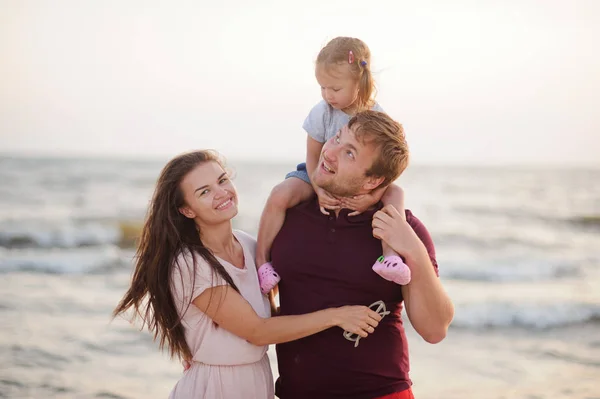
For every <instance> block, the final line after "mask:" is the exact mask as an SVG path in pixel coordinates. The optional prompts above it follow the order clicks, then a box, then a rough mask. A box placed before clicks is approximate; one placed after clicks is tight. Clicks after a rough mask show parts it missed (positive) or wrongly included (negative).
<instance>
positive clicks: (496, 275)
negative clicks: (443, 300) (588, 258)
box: [440, 259, 583, 282]
mask: <svg viewBox="0 0 600 399" xmlns="http://www.w3.org/2000/svg"><path fill="white" fill-rule="evenodd" d="M440 274H441V275H442V276H443V277H444V278H447V279H451V280H463V281H490V282H527V281H544V280H555V279H562V278H568V277H579V276H581V275H583V270H582V267H581V266H580V265H579V264H578V263H577V262H568V261H564V260H560V259H545V260H544V259H522V260H518V259H517V260H510V259H505V260H495V261H492V263H491V264H490V265H489V266H487V267H481V264H479V263H476V264H473V265H471V267H469V266H468V265H464V264H461V265H458V264H456V265H455V264H454V262H452V263H450V262H448V263H446V264H445V265H444V267H443V268H441V269H440Z"/></svg>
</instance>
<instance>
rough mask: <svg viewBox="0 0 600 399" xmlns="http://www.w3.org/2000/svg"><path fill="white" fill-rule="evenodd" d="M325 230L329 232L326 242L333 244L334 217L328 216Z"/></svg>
mask: <svg viewBox="0 0 600 399" xmlns="http://www.w3.org/2000/svg"><path fill="white" fill-rule="evenodd" d="M327 225H328V226H327V228H328V230H329V232H328V233H327V241H329V242H334V241H335V236H334V234H335V217H334V216H329V223H327Z"/></svg>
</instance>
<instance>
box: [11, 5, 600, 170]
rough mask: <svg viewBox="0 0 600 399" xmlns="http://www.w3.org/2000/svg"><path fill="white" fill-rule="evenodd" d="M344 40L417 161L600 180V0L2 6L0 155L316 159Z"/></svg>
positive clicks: (273, 159) (414, 160)
mask: <svg viewBox="0 0 600 399" xmlns="http://www.w3.org/2000/svg"><path fill="white" fill-rule="evenodd" d="M217 3H219V4H217ZM340 35H344V36H355V37H359V38H361V39H362V40H364V41H365V42H366V43H367V44H368V45H369V47H370V48H371V52H372V54H373V63H372V68H373V69H374V70H375V71H376V72H377V73H376V75H375V78H376V81H377V83H378V87H379V92H378V96H377V100H378V101H379V103H380V104H381V105H382V106H383V108H384V109H385V110H386V111H387V112H388V113H389V114H390V115H391V116H392V117H393V118H395V119H396V120H398V121H400V122H401V123H402V124H403V125H404V127H405V130H406V133H407V138H408V141H409V145H410V148H411V151H412V159H413V162H414V163H421V164H428V163H452V164H473V163H475V164H478V163H494V164H504V163H513V164H514V163H516V164H532V163H533V164H545V163H552V164H561V165H562V164H592V165H594V164H595V165H600V156H599V155H598V154H599V153H600V112H599V111H600V109H599V108H600V94H599V93H600V51H599V48H600V47H599V46H600V44H599V43H600V2H599V1H594V0H590V1H568V0H564V1H555V0H540V1H532V0H517V1H507V0H503V1H489V0H479V1H476V0H474V1H445V0H439V1H398V0H395V1H394V0H392V1H375V0H374V1H371V2H369V1H365V0H358V1H355V0H346V1H332V0H327V1H325V0H302V1H294V2H292V1H265V0H258V1H242V0H231V1H222V2H217V1H211V2H208V1H206V0H196V1H162V2H158V1H147V0H145V1H141V0H111V1H107V0H103V1H93V0H55V1H30V0H0V153H7V152H8V153H18V154H49V155H61V154H66V155H70V156H73V155H74V156H86V155H102V156H106V155H108V156H113V155H114V156H140V157H149V156H157V155H158V156H161V157H162V156H171V155H175V154H177V153H180V152H182V151H187V150H190V149H195V148H215V149H218V150H219V151H221V152H222V153H224V154H225V155H226V156H227V157H228V158H229V159H234V158H235V159H240V158H241V159H253V160H261V159H263V160H267V161H271V160H272V161H276V160H286V161H289V160H291V159H293V160H294V161H295V160H298V161H302V160H303V159H304V151H305V140H306V134H305V133H304V131H303V130H302V122H303V120H304V118H305V117H306V115H307V113H308V112H309V110H310V109H311V107H312V106H313V105H314V104H316V103H317V102H318V101H319V100H320V92H319V87H318V85H317V83H316V81H315V79H314V60H315V58H316V55H317V53H318V52H319V50H320V48H321V47H322V46H323V45H324V44H325V43H326V42H327V41H328V40H329V39H331V38H333V37H335V36H340Z"/></svg>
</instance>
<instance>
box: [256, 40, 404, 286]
mask: <svg viewBox="0 0 600 399" xmlns="http://www.w3.org/2000/svg"><path fill="white" fill-rule="evenodd" d="M370 68H371V52H370V51H369V48H368V47H367V45H366V44H365V43H364V42H362V41H361V40H359V39H355V38H351V37H337V38H335V39H333V40H331V41H330V42H329V43H327V45H326V46H325V47H324V48H323V49H322V50H321V51H320V52H319V55H318V56H317V62H316V68H315V76H316V78H317V82H318V83H319V85H320V86H321V96H322V97H323V101H321V102H320V103H318V104H317V105H316V106H314V107H313V109H312V110H311V111H310V113H309V114H308V116H307V118H306V120H305V121H304V125H303V128H304V130H306V132H307V133H308V137H307V146H306V147H307V151H306V152H307V154H306V164H300V165H298V168H297V170H296V171H294V172H291V173H288V175H287V176H286V179H285V180H284V181H283V182H282V183H280V184H278V185H277V186H275V187H274V188H273V190H272V192H271V195H270V196H269V198H268V200H267V204H266V206H265V209H264V211H263V213H262V216H261V220H260V226H259V231H258V242H257V257H256V264H257V265H261V266H260V267H259V269H258V276H259V280H260V288H261V291H262V292H263V293H264V294H267V293H268V292H269V291H271V289H273V288H274V287H275V286H276V285H277V283H278V282H279V279H280V278H279V275H278V274H277V273H276V272H275V269H274V268H273V266H272V265H271V263H270V262H269V259H270V250H271V245H272V243H273V240H275V237H276V236H277V234H278V233H279V230H280V229H281V227H282V226H283V222H284V220H285V212H286V210H287V209H289V208H291V207H293V206H295V205H297V204H299V203H300V202H303V201H306V200H308V199H310V198H311V196H313V195H314V194H315V193H316V195H317V196H318V198H319V205H320V207H321V212H322V213H324V214H326V215H327V214H328V211H327V209H328V210H337V209H341V208H347V209H352V210H354V212H352V213H351V214H350V216H353V215H357V214H359V213H361V212H363V211H365V210H366V208H367V207H368V206H369V205H370V204H372V203H373V201H374V199H375V200H379V199H381V200H382V201H383V203H384V204H386V205H387V204H392V205H394V206H395V207H396V208H397V209H398V210H400V211H401V214H404V193H403V191H402V189H401V188H400V187H398V186H396V185H393V184H392V185H390V186H389V187H387V189H386V188H385V187H384V188H381V189H377V190H374V192H372V193H371V194H367V195H362V196H358V197H353V198H336V197H334V196H333V195H331V194H330V193H328V192H327V191H325V190H324V189H322V188H320V187H317V186H313V185H312V183H311V181H310V178H309V176H310V175H311V174H312V172H313V171H314V170H315V168H316V165H317V163H318V160H319V156H320V154H321V149H322V148H323V143H325V142H326V141H327V140H329V139H330V138H332V137H334V136H335V135H336V133H337V132H338V131H339V130H340V129H341V128H342V127H343V126H345V125H346V124H347V123H348V121H349V120H350V118H351V117H352V116H353V115H355V114H356V113H358V112H361V111H365V110H374V111H380V112H383V109H382V108H381V107H380V106H379V104H377V103H376V102H375V101H374V100H373V96H374V94H375V84H374V81H373V76H372V75H371V69H370ZM382 245H383V256H381V257H380V258H378V259H377V260H376V261H375V264H374V265H373V270H374V271H375V272H376V273H377V274H379V275H380V276H382V277H383V278H385V279H386V280H390V281H393V282H395V283H397V284H401V285H405V284H408V282H409V281H410V269H409V268H408V266H406V264H404V262H403V261H402V259H401V258H400V257H399V256H398V255H397V254H396V253H395V252H394V251H393V250H392V249H391V248H389V247H388V246H387V245H386V244H385V243H382Z"/></svg>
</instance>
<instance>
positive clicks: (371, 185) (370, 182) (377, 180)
mask: <svg viewBox="0 0 600 399" xmlns="http://www.w3.org/2000/svg"><path fill="white" fill-rule="evenodd" d="M384 180H385V177H383V176H379V177H378V176H370V177H367V181H366V182H365V184H364V185H363V189H365V190H368V191H371V190H375V189H376V188H378V187H379V186H381V184H382V183H383V181H384Z"/></svg>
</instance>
